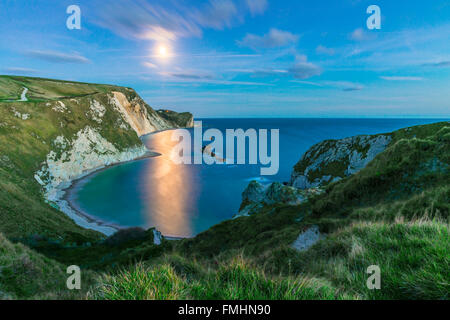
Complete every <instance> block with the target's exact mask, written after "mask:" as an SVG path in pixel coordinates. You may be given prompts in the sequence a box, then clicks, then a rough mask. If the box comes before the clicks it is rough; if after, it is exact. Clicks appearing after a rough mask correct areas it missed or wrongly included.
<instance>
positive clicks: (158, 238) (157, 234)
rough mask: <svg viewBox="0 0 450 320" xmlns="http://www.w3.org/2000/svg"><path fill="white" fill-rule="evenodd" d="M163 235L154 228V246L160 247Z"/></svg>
mask: <svg viewBox="0 0 450 320" xmlns="http://www.w3.org/2000/svg"><path fill="white" fill-rule="evenodd" d="M162 238H163V236H162V234H161V232H159V231H158V230H156V229H155V228H153V244H155V245H157V246H159V245H160V244H161V242H162Z"/></svg>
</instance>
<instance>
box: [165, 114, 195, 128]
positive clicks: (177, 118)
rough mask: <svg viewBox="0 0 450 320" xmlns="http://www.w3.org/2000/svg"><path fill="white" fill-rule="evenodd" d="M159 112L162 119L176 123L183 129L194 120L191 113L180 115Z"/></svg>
mask: <svg viewBox="0 0 450 320" xmlns="http://www.w3.org/2000/svg"><path fill="white" fill-rule="evenodd" d="M157 112H158V114H159V115H160V117H161V118H164V119H166V120H168V121H170V122H174V123H176V124H177V125H178V126H179V127H181V128H183V127H186V124H188V123H189V122H190V119H192V114H191V113H190V112H181V113H178V112H174V111H171V110H158V111H157Z"/></svg>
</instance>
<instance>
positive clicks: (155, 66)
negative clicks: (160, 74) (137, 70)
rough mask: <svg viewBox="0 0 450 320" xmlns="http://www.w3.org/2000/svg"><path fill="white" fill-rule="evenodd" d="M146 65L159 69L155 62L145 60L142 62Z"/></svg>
mask: <svg viewBox="0 0 450 320" xmlns="http://www.w3.org/2000/svg"><path fill="white" fill-rule="evenodd" d="M142 64H143V65H144V66H145V67H147V68H150V69H158V66H157V65H156V64H154V63H151V62H148V61H145V62H143V63H142Z"/></svg>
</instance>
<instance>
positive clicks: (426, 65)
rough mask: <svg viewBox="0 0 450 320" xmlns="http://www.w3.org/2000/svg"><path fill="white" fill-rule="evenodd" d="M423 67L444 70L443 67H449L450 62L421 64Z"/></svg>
mask: <svg viewBox="0 0 450 320" xmlns="http://www.w3.org/2000/svg"><path fill="white" fill-rule="evenodd" d="M422 66H424V67H436V68H444V67H450V61H440V62H434V63H424V64H422Z"/></svg>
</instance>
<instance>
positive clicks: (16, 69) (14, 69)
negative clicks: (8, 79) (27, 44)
mask: <svg viewBox="0 0 450 320" xmlns="http://www.w3.org/2000/svg"><path fill="white" fill-rule="evenodd" d="M3 71H4V72H7V73H13V74H35V73H38V72H39V71H38V70H36V69H29V68H21V67H9V68H3Z"/></svg>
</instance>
